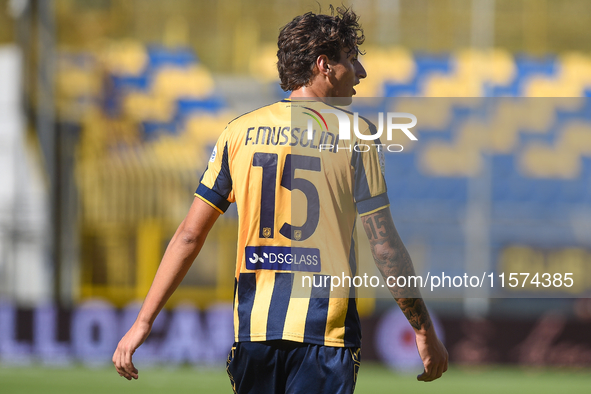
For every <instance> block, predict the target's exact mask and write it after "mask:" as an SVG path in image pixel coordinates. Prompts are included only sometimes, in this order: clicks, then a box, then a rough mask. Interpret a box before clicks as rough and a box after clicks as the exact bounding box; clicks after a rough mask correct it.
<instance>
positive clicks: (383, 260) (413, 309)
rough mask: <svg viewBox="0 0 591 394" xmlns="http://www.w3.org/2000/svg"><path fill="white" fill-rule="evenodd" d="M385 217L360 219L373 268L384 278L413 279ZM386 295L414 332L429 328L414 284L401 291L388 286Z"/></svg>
mask: <svg viewBox="0 0 591 394" xmlns="http://www.w3.org/2000/svg"><path fill="white" fill-rule="evenodd" d="M389 215H390V211H389V210H381V211H378V212H376V213H374V214H371V215H367V216H364V217H362V222H363V227H364V228H365V232H366V233H367V235H368V238H369V243H370V246H371V250H372V253H373V257H374V260H375V262H376V265H377V267H378V269H379V270H380V273H381V274H382V276H383V277H384V278H388V277H389V276H392V277H399V276H405V277H406V278H408V277H410V276H414V274H415V273H414V267H413V264H412V260H411V258H410V255H409V254H408V251H407V250H406V247H405V246H404V244H403V243H402V240H401V239H400V236H399V235H398V232H397V231H396V227H395V226H394V222H393V221H392V218H391V217H390V216H389ZM408 282H410V281H408ZM390 292H391V293H392V295H393V296H394V299H395V300H396V302H397V303H398V305H399V306H400V309H402V312H403V313H404V315H405V316H406V318H407V319H408V321H409V322H410V324H411V325H412V326H413V327H414V328H416V329H417V330H420V329H425V330H426V329H429V328H430V327H431V318H430V317H429V312H428V311H427V307H426V306H425V302H424V301H423V299H422V298H421V293H420V290H419V288H418V287H417V286H416V283H415V286H414V287H412V286H410V284H409V285H408V286H405V287H404V288H401V287H397V286H392V287H390Z"/></svg>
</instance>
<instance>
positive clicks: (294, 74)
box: [277, 6, 365, 91]
mask: <svg viewBox="0 0 591 394" xmlns="http://www.w3.org/2000/svg"><path fill="white" fill-rule="evenodd" d="M331 11H332V12H331V14H332V15H323V14H314V13H312V12H308V13H306V14H304V15H300V16H297V17H295V18H294V19H293V20H292V21H291V22H289V23H288V24H287V25H285V26H284V27H283V28H282V29H281V32H280V33H279V39H278V40H277V46H278V47H279V50H278V51H277V59H278V61H277V69H278V70H279V78H280V79H281V88H282V89H283V90H285V91H293V90H296V89H299V88H300V87H302V86H306V85H308V84H309V83H310V79H311V78H312V72H313V69H314V64H315V63H316V59H317V58H318V56H320V55H326V56H327V57H328V58H329V59H330V60H333V61H338V60H339V59H340V57H341V51H342V50H343V49H348V50H349V51H356V52H359V49H358V46H359V45H361V44H363V41H365V36H364V35H363V29H362V28H361V25H360V24H359V17H358V16H357V15H356V14H355V13H354V12H353V11H352V10H351V9H350V8H346V7H338V8H337V9H336V15H335V13H334V11H335V10H334V8H333V7H332V6H331Z"/></svg>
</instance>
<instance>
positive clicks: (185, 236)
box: [113, 197, 220, 380]
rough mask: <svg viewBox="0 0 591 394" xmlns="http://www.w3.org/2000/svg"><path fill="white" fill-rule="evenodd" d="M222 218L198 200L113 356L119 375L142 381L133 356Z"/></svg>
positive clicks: (163, 259)
mask: <svg viewBox="0 0 591 394" xmlns="http://www.w3.org/2000/svg"><path fill="white" fill-rule="evenodd" d="M219 215H220V214H219V212H218V211H217V210H215V209H214V208H212V207H211V206H209V205H208V204H207V203H205V202H204V201H202V200H201V199H199V198H197V197H196V198H195V200H194V201H193V204H192V205H191V208H190V210H189V213H188V214H187V216H186V217H185V219H184V220H183V222H182V223H181V224H180V226H179V227H178V229H177V230H176V232H175V234H174V236H173V237H172V239H171V241H170V243H169V244H168V247H167V248H166V252H165V253H164V257H162V262H161V263H160V266H159V267H158V271H157V272H156V276H155V277H154V281H153V282H152V286H151V287H150V290H149V291H148V295H147V296H146V299H145V300H144V303H143V304H142V308H141V310H140V312H139V314H138V317H137V319H136V321H135V323H134V324H133V326H132V327H131V328H130V329H129V331H128V332H127V333H126V334H125V336H124V337H123V338H122V339H121V341H120V342H119V344H118V345H117V349H116V350H115V353H114V354H113V364H114V365H115V368H116V369H117V372H118V373H119V375H121V376H123V377H124V378H126V379H127V380H131V379H132V378H133V379H137V378H138V370H137V369H136V368H135V366H134V365H133V361H132V356H133V353H134V352H135V350H136V349H137V348H138V347H139V346H140V345H141V344H142V343H144V341H145V340H146V338H147V337H148V335H149V334H150V330H151V328H152V324H153V323H154V320H155V319H156V316H158V313H159V312H160V311H161V310H162V308H163V307H164V305H165V304H166V301H168V299H169V298H170V296H171V295H172V293H173V292H174V291H175V290H176V288H177V287H178V285H179V284H180V283H181V281H182V280H183V278H184V277H185V275H186V274H187V271H188V270H189V268H190V267H191V264H192V263H193V261H194V260H195V258H196V257H197V255H198V254H199V251H200V250H201V247H202V246H203V243H204V242H205V238H206V237H207V234H208V233H209V230H210V229H211V227H212V226H213V224H214V223H215V221H216V220H217V218H218V217H219Z"/></svg>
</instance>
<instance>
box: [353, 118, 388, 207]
mask: <svg viewBox="0 0 591 394" xmlns="http://www.w3.org/2000/svg"><path fill="white" fill-rule="evenodd" d="M372 126H373V125H370V126H369V128H368V130H367V131H366V133H372V134H373V132H375V126H373V129H372ZM356 144H364V145H365V146H364V147H363V148H361V147H360V148H359V149H356V150H353V153H352V155H351V164H352V166H353V168H354V171H355V180H354V190H353V194H354V198H355V203H356V204H357V211H358V212H359V215H360V216H365V215H369V214H371V213H373V212H376V211H379V210H380V209H382V208H386V207H388V206H390V200H389V199H388V193H387V187H386V180H385V179H384V156H383V155H384V154H383V152H381V151H379V149H378V148H379V146H380V141H379V139H377V140H374V141H360V140H357V141H356ZM366 146H368V147H369V150H367V151H366V149H367V148H366Z"/></svg>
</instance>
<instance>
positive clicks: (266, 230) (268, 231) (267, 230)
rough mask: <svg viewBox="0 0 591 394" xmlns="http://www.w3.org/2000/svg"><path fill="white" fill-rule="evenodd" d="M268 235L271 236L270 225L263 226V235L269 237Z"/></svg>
mask: <svg viewBox="0 0 591 394" xmlns="http://www.w3.org/2000/svg"><path fill="white" fill-rule="evenodd" d="M270 236H271V228H270V227H264V228H263V237H265V238H269V237H270Z"/></svg>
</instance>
